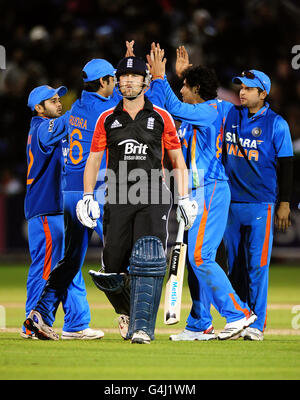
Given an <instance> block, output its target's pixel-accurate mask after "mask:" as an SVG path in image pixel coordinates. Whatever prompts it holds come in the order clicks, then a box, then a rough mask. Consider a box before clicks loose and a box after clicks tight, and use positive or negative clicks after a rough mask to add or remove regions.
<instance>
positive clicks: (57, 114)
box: [45, 108, 62, 118]
mask: <svg viewBox="0 0 300 400" xmlns="http://www.w3.org/2000/svg"><path fill="white" fill-rule="evenodd" d="M61 115H62V109H59V110H56V111H53V110H51V109H50V110H49V108H46V109H45V117H46V118H58V117H60V116H61Z"/></svg>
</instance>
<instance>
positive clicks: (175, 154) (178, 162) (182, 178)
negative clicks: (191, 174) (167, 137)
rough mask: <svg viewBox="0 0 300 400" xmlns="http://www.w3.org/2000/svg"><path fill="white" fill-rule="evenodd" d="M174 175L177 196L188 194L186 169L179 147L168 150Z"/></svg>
mask: <svg viewBox="0 0 300 400" xmlns="http://www.w3.org/2000/svg"><path fill="white" fill-rule="evenodd" d="M168 156H169V158H170V161H171V164H172V167H173V171H174V177H175V180H176V183H177V190H178V195H179V196H186V195H187V194H188V170H187V167H186V164H185V161H184V158H183V154H182V151H181V149H177V150H168Z"/></svg>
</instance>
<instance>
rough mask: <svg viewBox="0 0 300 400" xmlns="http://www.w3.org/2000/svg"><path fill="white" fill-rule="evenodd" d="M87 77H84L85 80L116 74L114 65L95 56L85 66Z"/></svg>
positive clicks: (89, 80)
mask: <svg viewBox="0 0 300 400" xmlns="http://www.w3.org/2000/svg"><path fill="white" fill-rule="evenodd" d="M83 71H84V72H85V73H86V75H87V77H86V78H83V81H84V82H91V81H95V80H96V79H100V78H103V77H104V76H106V75H110V76H114V75H115V69H114V67H113V66H112V65H111V64H110V63H109V62H108V61H106V60H103V59H102V58H94V59H93V60H91V61H89V62H88V63H87V64H86V65H85V66H84V68H83Z"/></svg>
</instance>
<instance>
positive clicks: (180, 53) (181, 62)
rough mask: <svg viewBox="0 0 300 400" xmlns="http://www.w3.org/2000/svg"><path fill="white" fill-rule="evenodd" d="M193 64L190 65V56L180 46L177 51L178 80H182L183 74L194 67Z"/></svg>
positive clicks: (176, 67) (176, 68)
mask: <svg viewBox="0 0 300 400" xmlns="http://www.w3.org/2000/svg"><path fill="white" fill-rule="evenodd" d="M192 66H193V64H190V61H189V55H188V52H187V51H186V49H185V47H184V46H179V47H178V49H176V64H175V71H176V75H177V76H178V78H182V75H183V72H184V71H185V70H186V69H187V68H190V67H192Z"/></svg>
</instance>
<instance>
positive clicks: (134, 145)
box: [118, 139, 148, 161]
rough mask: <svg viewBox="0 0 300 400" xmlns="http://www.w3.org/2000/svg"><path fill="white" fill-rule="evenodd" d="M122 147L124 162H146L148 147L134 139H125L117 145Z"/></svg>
mask: <svg viewBox="0 0 300 400" xmlns="http://www.w3.org/2000/svg"><path fill="white" fill-rule="evenodd" d="M118 146H124V161H132V160H134V161H137V160H146V158H147V149H148V146H147V145H146V144H144V143H139V142H138V141H137V140H134V139H126V140H123V141H122V142H120V143H119V144H118Z"/></svg>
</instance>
